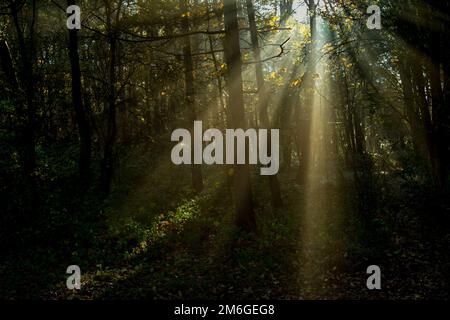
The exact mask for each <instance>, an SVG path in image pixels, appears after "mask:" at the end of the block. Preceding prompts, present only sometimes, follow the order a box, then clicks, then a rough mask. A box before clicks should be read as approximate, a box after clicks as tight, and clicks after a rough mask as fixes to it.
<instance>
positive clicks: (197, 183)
mask: <svg viewBox="0 0 450 320" xmlns="http://www.w3.org/2000/svg"><path fill="white" fill-rule="evenodd" d="M180 7H181V10H182V12H183V18H182V29H183V32H185V33H188V32H189V30H190V27H189V15H188V13H189V4H188V0H181V2H180ZM183 57H184V83H185V106H186V111H187V112H188V114H189V116H188V119H189V120H190V124H189V127H191V128H193V125H194V121H196V120H198V119H197V113H196V110H195V86H194V67H193V61H192V50H191V37H190V36H187V37H185V38H184V48H183ZM192 130H193V129H191V135H192V136H193V132H192ZM191 157H192V159H193V158H194V148H191ZM191 175H192V186H193V187H194V189H195V191H196V192H198V193H200V192H201V191H202V190H203V177H202V169H201V166H200V165H197V164H192V165H191Z"/></svg>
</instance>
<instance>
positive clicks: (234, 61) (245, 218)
mask: <svg viewBox="0 0 450 320" xmlns="http://www.w3.org/2000/svg"><path fill="white" fill-rule="evenodd" d="M224 21H225V39H224V50H225V61H226V64H227V79H226V80H227V88H228V99H229V103H228V106H229V111H230V120H231V121H230V124H231V126H232V127H233V128H241V129H245V128H246V121H245V110H244V96H243V89H242V73H241V72H242V59H241V51H240V43H239V26H238V17H237V3H236V0H224ZM236 149H237V148H236V147H235V153H234V154H235V163H237V161H236V151H237V150H236ZM233 191H234V204H235V210H236V224H237V226H238V227H239V228H241V229H243V230H246V231H251V230H254V229H255V228H256V219H255V212H254V210H253V202H252V192H251V185H250V169H249V166H248V165H247V164H245V165H240V164H235V165H234V173H233Z"/></svg>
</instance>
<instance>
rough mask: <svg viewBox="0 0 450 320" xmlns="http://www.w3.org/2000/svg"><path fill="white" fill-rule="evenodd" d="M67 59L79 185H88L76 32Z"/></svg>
mask: <svg viewBox="0 0 450 320" xmlns="http://www.w3.org/2000/svg"><path fill="white" fill-rule="evenodd" d="M74 4H75V0H68V1H67V5H68V6H71V5H74ZM69 58H70V65H71V69H72V104H73V107H74V109H75V116H76V120H77V125H78V133H79V136H80V158H79V164H78V165H79V171H80V179H81V185H82V186H86V185H87V184H88V183H89V175H90V166H91V130H90V126H89V121H88V117H87V114H86V110H85V108H84V106H83V100H82V95H81V71H80V58H79V54H78V30H76V29H73V30H69Z"/></svg>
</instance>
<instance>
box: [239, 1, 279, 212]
mask: <svg viewBox="0 0 450 320" xmlns="http://www.w3.org/2000/svg"><path fill="white" fill-rule="evenodd" d="M246 4H247V14H248V21H249V26H250V36H251V41H252V48H253V56H254V60H255V62H256V63H255V73H256V83H257V87H258V88H257V90H258V96H259V106H258V108H259V119H260V122H261V126H262V127H263V128H266V129H269V128H271V125H270V120H269V113H268V110H267V109H268V106H269V102H268V93H267V88H266V85H265V81H264V73H263V66H262V62H261V52H260V49H259V41H258V33H257V27H256V19H255V8H254V6H253V2H252V0H246ZM271 138H272V137H271V135H268V139H267V148H268V152H270V153H271V149H270V147H271V145H272V143H271ZM269 187H270V194H271V199H272V206H273V207H275V208H279V207H281V206H282V205H283V202H282V199H281V191H280V183H279V181H278V176H277V175H271V176H269Z"/></svg>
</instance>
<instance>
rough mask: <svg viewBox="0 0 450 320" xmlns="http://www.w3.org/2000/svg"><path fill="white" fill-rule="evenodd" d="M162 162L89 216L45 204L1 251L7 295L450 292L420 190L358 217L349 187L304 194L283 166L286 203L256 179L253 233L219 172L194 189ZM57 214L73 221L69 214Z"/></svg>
mask: <svg viewBox="0 0 450 320" xmlns="http://www.w3.org/2000/svg"><path fill="white" fill-rule="evenodd" d="M163 160H164V159H163ZM163 160H160V161H159V162H157V161H155V160H152V161H150V163H146V162H145V161H146V160H142V161H143V163H140V164H139V165H136V166H134V167H131V166H129V167H128V169H127V170H124V172H121V174H120V175H118V177H117V179H118V181H119V182H120V184H119V185H121V186H122V188H121V189H119V188H116V189H115V191H114V194H113V195H112V197H111V198H110V199H109V201H108V202H107V203H106V205H102V206H101V207H102V209H101V211H100V212H98V211H97V212H93V210H92V209H90V210H87V212H86V213H84V214H82V213H80V211H79V210H80V208H79V207H78V206H74V207H73V208H72V207H71V206H70V203H67V202H64V201H62V203H64V207H62V208H61V209H60V210H53V211H49V212H48V213H47V217H46V221H47V222H46V223H45V225H46V228H44V226H42V227H41V228H37V229H33V230H28V231H27V235H26V236H24V237H22V236H21V237H20V239H22V240H17V241H16V243H15V247H14V248H15V249H14V252H11V253H10V254H9V255H6V256H5V257H4V262H2V263H1V265H0V278H1V279H2V285H1V288H0V297H2V298H6V299H14V298H31V299H42V298H44V299H222V298H227V299H448V298H449V293H450V291H449V290H448V288H449V283H448V280H445V279H448V277H447V275H446V272H448V271H449V270H450V264H449V252H448V248H449V247H450V246H449V244H450V235H449V232H448V228H445V227H436V226H439V224H437V223H436V221H435V220H433V219H434V218H433V217H430V215H429V214H428V212H429V211H430V210H433V208H432V206H431V204H430V203H424V199H423V198H421V194H420V192H418V193H417V194H415V193H413V192H411V191H405V190H403V189H402V188H401V187H399V186H397V185H396V184H395V183H393V184H392V185H393V187H392V188H394V189H396V192H385V193H386V194H389V196H386V197H384V198H383V199H381V200H380V202H382V205H379V206H378V207H377V209H376V210H375V213H374V217H373V218H371V219H370V221H369V222H365V223H363V222H361V221H362V219H361V216H362V215H364V214H365V212H361V210H356V209H354V208H355V203H354V202H355V197H354V195H353V193H352V188H351V187H350V186H348V185H339V186H338V185H335V184H332V183H327V182H321V183H317V184H316V185H315V186H314V190H306V187H305V186H300V185H298V184H297V183H296V181H295V179H294V177H293V176H292V175H289V174H288V173H287V172H284V173H282V174H281V175H280V181H281V182H282V183H281V186H282V191H283V194H284V208H283V209H279V210H272V209H271V208H270V201H269V200H268V199H269V195H268V194H267V191H264V190H265V189H267V185H266V183H267V182H266V181H265V179H264V177H255V179H254V181H253V183H254V202H255V204H256V212H257V218H258V232H257V233H255V234H253V235H248V234H244V233H241V232H239V231H238V230H236V229H235V228H234V227H233V207H232V201H231V199H230V196H229V191H228V188H229V185H228V182H227V179H226V178H223V177H226V176H227V173H226V172H225V171H224V170H221V171H217V168H210V169H207V171H206V172H205V176H206V177H208V179H207V180H206V190H205V191H204V192H203V193H202V194H201V195H198V196H195V195H194V193H193V192H192V190H190V188H189V187H185V186H188V185H189V169H188V168H184V167H175V166H170V167H169V166H168V165H166V164H164V163H166V162H164V161H163ZM143 168H151V169H147V170H148V171H147V170H146V171H143V170H142V169H143ZM214 170H216V171H214ZM121 179H122V180H121ZM125 186H126V187H125ZM390 191H392V190H390ZM85 202H86V203H90V200H85ZM441 209H442V210H447V213H448V207H446V208H439V210H441ZM436 210H437V209H436ZM62 213H65V214H66V216H67V214H70V215H71V216H72V217H73V218H72V219H73V220H70V221H69V222H67V221H63V218H61V215H62ZM48 221H50V223H49V222H48ZM18 239H19V238H18ZM30 239H33V240H32V241H31V240H30ZM72 264H77V265H79V266H80V267H81V271H82V289H81V290H77V291H70V290H67V288H66V286H65V281H66V277H67V276H68V275H66V274H65V271H66V268H67V266H68V265H72ZM372 264H375V265H378V266H380V268H381V272H382V290H368V289H367V287H366V280H367V277H368V276H369V275H367V274H366V269H367V267H368V266H369V265H372Z"/></svg>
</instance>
